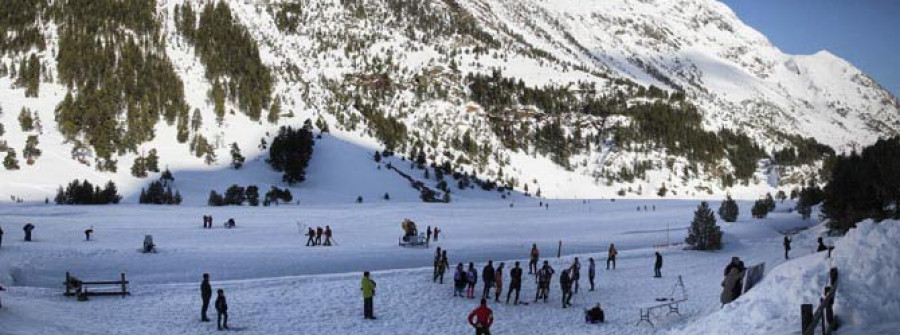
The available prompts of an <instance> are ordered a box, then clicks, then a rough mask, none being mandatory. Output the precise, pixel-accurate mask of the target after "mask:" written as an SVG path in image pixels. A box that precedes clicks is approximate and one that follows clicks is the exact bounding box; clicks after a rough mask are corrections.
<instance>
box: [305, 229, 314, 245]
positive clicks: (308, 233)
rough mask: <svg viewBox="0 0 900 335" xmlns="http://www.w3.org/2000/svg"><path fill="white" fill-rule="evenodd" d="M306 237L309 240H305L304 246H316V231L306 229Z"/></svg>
mask: <svg viewBox="0 0 900 335" xmlns="http://www.w3.org/2000/svg"><path fill="white" fill-rule="evenodd" d="M307 229H308V230H307V231H306V236H308V237H309V238H308V239H307V240H306V246H307V247H308V246H315V245H316V231H315V230H313V229H312V227H309V228H307Z"/></svg>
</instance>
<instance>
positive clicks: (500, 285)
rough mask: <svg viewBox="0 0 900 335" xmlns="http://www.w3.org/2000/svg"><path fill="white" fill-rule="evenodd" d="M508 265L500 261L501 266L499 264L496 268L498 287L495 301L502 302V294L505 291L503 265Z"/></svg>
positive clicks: (495, 276) (495, 277)
mask: <svg viewBox="0 0 900 335" xmlns="http://www.w3.org/2000/svg"><path fill="white" fill-rule="evenodd" d="M504 265H506V264H505V263H503V262H500V266H497V269H495V270H494V285H495V286H497V287H496V292H494V302H497V303H499V302H500V294H502V293H503V266H504Z"/></svg>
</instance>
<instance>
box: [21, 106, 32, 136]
mask: <svg viewBox="0 0 900 335" xmlns="http://www.w3.org/2000/svg"><path fill="white" fill-rule="evenodd" d="M19 126H20V127H22V131H32V130H34V116H33V115H32V113H31V110H29V109H28V108H25V107H22V110H21V111H20V112H19Z"/></svg>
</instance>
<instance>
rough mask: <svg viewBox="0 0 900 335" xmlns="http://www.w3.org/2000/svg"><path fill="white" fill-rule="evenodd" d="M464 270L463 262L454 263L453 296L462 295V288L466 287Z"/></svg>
mask: <svg viewBox="0 0 900 335" xmlns="http://www.w3.org/2000/svg"><path fill="white" fill-rule="evenodd" d="M467 277H468V276H467V275H466V271H465V270H463V264H462V263H459V264H457V265H456V273H454V274H453V296H454V297H463V296H464V295H463V290H465V289H466V284H467V283H468V282H469V281H468V278H467Z"/></svg>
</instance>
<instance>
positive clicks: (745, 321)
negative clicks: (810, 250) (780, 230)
mask: <svg viewBox="0 0 900 335" xmlns="http://www.w3.org/2000/svg"><path fill="white" fill-rule="evenodd" d="M800 236H802V237H803V238H807V239H814V238H815V236H814V234H801V235H798V237H800ZM898 239H900V224H898V221H883V222H881V223H874V222H871V221H866V222H863V223H860V224H859V225H858V227H857V228H856V229H853V230H851V231H849V232H848V233H847V235H846V236H844V237H843V238H840V239H838V240H836V242H835V250H834V254H833V256H834V258H833V259H827V258H825V253H815V254H811V255H808V256H806V257H801V258H798V259H795V260H792V261H789V262H787V263H784V264H783V265H781V266H779V267H777V268H775V269H773V270H772V271H771V272H770V273H768V274H767V275H766V277H765V279H764V280H763V281H762V282H761V283H760V284H758V285H757V286H756V287H755V288H754V289H753V290H752V291H750V292H749V293H747V294H745V295H743V296H741V298H740V299H738V300H737V301H735V302H732V303H731V304H729V305H727V306H725V307H724V308H723V309H722V310H721V311H719V312H716V313H713V314H711V315H708V316H706V317H703V318H701V319H699V320H697V321H696V322H693V323H691V324H689V325H687V326H686V327H685V328H683V329H679V330H676V331H674V332H673V333H675V334H703V333H705V334H764V333H776V334H780V333H797V332H798V331H799V330H800V305H801V304H803V303H812V304H815V305H818V302H819V297H820V295H821V293H822V289H823V287H825V285H827V283H828V269H829V268H831V267H832V266H835V267H837V268H838V270H839V279H838V283H839V284H838V292H837V296H836V299H835V314H836V315H837V316H838V318H839V319H840V321H841V323H842V329H841V330H842V331H843V332H844V333H846V332H848V331H849V332H851V333H861V334H864V333H877V330H878V329H896V328H895V327H893V326H888V325H887V324H888V323H898V322H897V321H895V320H896V319H895V318H896V316H897V315H900V280H897V278H900V243H897V242H896V241H897V240H898ZM804 244H805V243H804ZM713 289H718V287H716V288H713ZM715 303H718V302H715ZM895 325H896V326H900V324H895Z"/></svg>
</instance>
